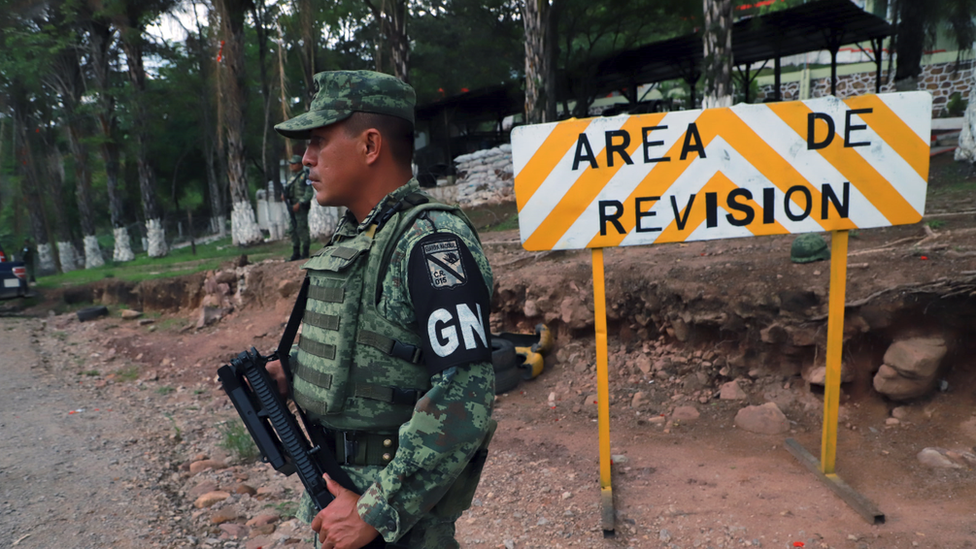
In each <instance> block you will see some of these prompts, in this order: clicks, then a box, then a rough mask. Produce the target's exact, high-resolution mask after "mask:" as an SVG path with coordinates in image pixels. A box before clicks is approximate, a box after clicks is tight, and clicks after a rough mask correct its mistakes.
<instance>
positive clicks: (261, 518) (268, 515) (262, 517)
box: [245, 512, 281, 527]
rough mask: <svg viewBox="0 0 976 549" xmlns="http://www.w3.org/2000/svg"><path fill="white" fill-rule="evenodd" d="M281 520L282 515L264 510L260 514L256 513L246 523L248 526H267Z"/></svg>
mask: <svg viewBox="0 0 976 549" xmlns="http://www.w3.org/2000/svg"><path fill="white" fill-rule="evenodd" d="M279 520H281V515H279V514H278V513H273V512H264V513H261V514H259V515H255V516H254V517H252V518H251V520H249V521H247V522H246V523H245V524H247V525H248V526H251V527H254V526H266V525H268V524H274V523H276V522H278V521H279Z"/></svg>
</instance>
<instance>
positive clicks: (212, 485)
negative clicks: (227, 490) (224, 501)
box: [186, 480, 219, 499]
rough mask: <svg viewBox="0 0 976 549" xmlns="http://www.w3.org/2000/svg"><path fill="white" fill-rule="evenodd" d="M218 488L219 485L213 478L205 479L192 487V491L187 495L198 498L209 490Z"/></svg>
mask: <svg viewBox="0 0 976 549" xmlns="http://www.w3.org/2000/svg"><path fill="white" fill-rule="evenodd" d="M218 488H219V486H217V483H216V482H214V481H212V480H205V481H203V482H201V483H200V484H197V485H196V486H194V487H193V488H190V491H189V492H187V493H186V495H187V496H188V497H189V498H190V499H197V498H198V497H200V496H202V495H203V494H206V493H207V492H216V491H217V489H218Z"/></svg>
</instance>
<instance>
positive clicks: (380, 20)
mask: <svg viewBox="0 0 976 549" xmlns="http://www.w3.org/2000/svg"><path fill="white" fill-rule="evenodd" d="M366 5H367V6H368V7H369V10H370V11H371V12H372V13H373V19H374V20H375V21H376V24H377V26H379V28H380V40H381V42H382V43H384V44H385V45H386V47H388V48H389V49H390V50H389V51H390V62H391V63H392V64H393V75H394V76H396V77H397V78H399V79H400V80H402V81H404V82H409V81H410V38H409V37H408V36H407V18H408V17H409V12H408V11H407V1H406V0H381V1H380V4H379V5H378V6H377V5H376V4H374V3H373V1H372V0H370V1H367V2H366ZM375 61H376V70H377V72H382V71H383V47H382V46H381V45H380V44H377V46H376V58H375Z"/></svg>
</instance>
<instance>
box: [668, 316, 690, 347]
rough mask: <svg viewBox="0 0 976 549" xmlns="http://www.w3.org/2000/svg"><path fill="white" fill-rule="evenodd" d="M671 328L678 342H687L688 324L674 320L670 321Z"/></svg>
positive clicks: (677, 319) (678, 319)
mask: <svg viewBox="0 0 976 549" xmlns="http://www.w3.org/2000/svg"><path fill="white" fill-rule="evenodd" d="M671 327H672V328H673V329H674V338H675V339H677V340H678V341H681V342H685V341H688V333H689V329H688V324H687V323H686V322H685V321H684V320H682V319H680V318H676V319H674V320H672V321H671Z"/></svg>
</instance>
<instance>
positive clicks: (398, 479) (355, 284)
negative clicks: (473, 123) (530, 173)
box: [268, 71, 495, 549]
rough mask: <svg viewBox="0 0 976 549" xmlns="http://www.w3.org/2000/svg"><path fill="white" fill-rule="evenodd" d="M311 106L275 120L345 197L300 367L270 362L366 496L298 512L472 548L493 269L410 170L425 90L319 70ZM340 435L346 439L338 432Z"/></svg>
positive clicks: (337, 527) (487, 401)
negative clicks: (469, 526)
mask: <svg viewBox="0 0 976 549" xmlns="http://www.w3.org/2000/svg"><path fill="white" fill-rule="evenodd" d="M315 85H316V89H317V91H316V93H315V97H314V99H313V100H312V103H311V106H310V108H309V111H308V112H307V113H305V114H302V115H300V116H297V117H295V118H292V119H291V120H288V121H286V122H283V123H281V124H278V125H277V126H275V130H277V131H278V133H280V134H282V135H283V136H285V137H288V138H291V139H307V140H308V148H307V149H306V150H305V156H304V157H303V159H302V161H303V163H304V164H305V166H306V167H307V168H308V170H309V176H308V177H309V180H310V181H311V184H312V187H313V188H314V189H315V199H316V201H318V203H319V204H321V205H323V206H345V207H346V208H348V210H347V212H346V214H345V216H344V217H343V219H342V220H341V221H340V223H339V226H338V228H337V229H336V231H335V234H334V235H333V236H332V239H331V241H330V242H329V245H328V246H327V247H325V248H324V249H323V250H321V251H319V252H318V253H316V254H315V255H314V256H313V257H312V258H311V259H310V260H309V261H308V262H307V263H306V264H305V265H304V266H303V268H305V269H307V271H308V277H309V280H310V286H309V293H308V302H307V306H306V308H305V316H304V318H303V324H302V335H301V338H300V340H299V343H298V345H297V348H295V349H293V351H292V355H291V356H292V360H291V364H293V365H294V367H293V371H292V374H293V376H292V378H291V379H290V380H287V379H286V376H285V374H284V373H283V372H282V368H281V364H280V363H279V362H271V363H269V364H268V371H269V372H270V373H271V375H272V376H274V377H275V379H276V380H277V381H278V383H279V388H280V389H281V391H282V393H285V392H286V391H287V390H288V387H289V384H290V387H291V389H292V391H293V395H294V399H295V402H296V403H298V404H299V405H300V406H302V407H303V408H304V409H305V410H306V411H307V412H308V413H309V414H310V416H311V417H312V418H313V420H314V422H315V423H317V425H319V426H320V427H321V428H322V429H323V430H324V433H325V437H326V439H327V440H329V441H330V442H329V446H330V447H331V448H330V449H331V450H333V451H334V452H335V455H336V457H337V459H338V461H339V463H340V464H342V465H343V468H344V469H345V470H346V471H347V472H348V473H349V476H350V477H351V478H352V480H353V482H354V483H355V484H356V485H357V487H358V488H359V490H360V492H361V495H360V494H357V493H354V492H352V491H349V490H346V489H344V488H342V487H341V486H339V485H338V483H336V482H335V481H333V480H331V479H328V478H327V479H326V480H327V485H328V488H329V491H331V492H332V493H333V494H334V495H335V496H336V499H335V500H334V501H333V502H332V503H331V504H329V505H328V506H327V507H326V508H325V509H323V510H322V511H321V512H319V513H318V514H317V515H316V514H315V513H314V509H313V508H312V506H311V502H310V500H309V498H308V497H307V496H303V497H302V501H301V505H300V508H299V513H298V514H299V518H301V519H303V520H305V521H307V522H308V521H310V522H311V526H312V530H314V531H315V532H317V533H318V535H317V537H316V539H315V542H316V546H318V543H321V546H322V547H324V548H326V549H333V548H338V549H350V548H356V547H362V546H363V545H364V544H366V543H369V542H370V541H371V540H373V539H374V538H376V536H381V537H382V538H383V539H384V540H386V542H398V543H399V544H401V546H407V547H417V548H420V547H424V548H426V547H436V548H438V549H448V548H451V547H459V545H458V542H457V541H456V540H455V539H454V523H455V521H456V520H457V519H458V517H460V515H461V512H462V511H463V510H464V509H467V508H468V506H469V505H470V503H471V499H472V497H473V495H474V490H475V488H476V487H477V485H478V480H479V478H480V476H481V468H482V467H483V465H484V460H485V457H486V455H487V444H488V441H489V440H490V438H491V434H492V433H493V432H494V426H495V423H494V420H492V419H491V406H492V402H493V394H494V391H493V386H494V370H493V368H492V364H491V340H490V337H491V332H490V329H489V324H488V315H489V307H490V303H491V288H492V274H491V268H490V267H489V265H488V262H487V260H486V259H485V256H484V253H483V252H482V250H481V244H480V242H479V240H478V236H477V233H476V231H475V229H474V227H473V226H472V225H471V223H470V222H469V221H468V219H467V217H465V216H464V214H463V213H461V211H460V210H459V209H457V208H455V207H449V206H446V205H444V204H440V203H437V202H435V201H433V200H432V199H431V198H430V197H429V196H428V195H426V194H423V193H421V192H420V187H419V184H418V183H417V181H416V180H415V179H413V178H412V173H411V160H412V156H413V121H414V103H415V95H414V90H413V88H411V87H410V86H408V85H407V84H405V83H403V82H400V81H399V80H397V79H396V78H394V77H392V76H388V75H385V74H380V73H376V72H371V71H334V72H323V73H319V74H316V75H315ZM333 442H334V443H333Z"/></svg>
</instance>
